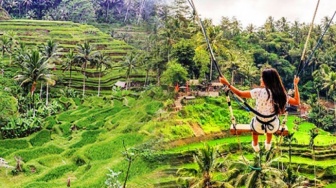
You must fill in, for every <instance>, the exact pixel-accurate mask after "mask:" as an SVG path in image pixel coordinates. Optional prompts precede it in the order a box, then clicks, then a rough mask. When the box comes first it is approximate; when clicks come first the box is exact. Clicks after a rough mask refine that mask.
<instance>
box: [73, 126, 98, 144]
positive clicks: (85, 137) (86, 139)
mask: <svg viewBox="0 0 336 188" xmlns="http://www.w3.org/2000/svg"><path fill="white" fill-rule="evenodd" d="M101 132H102V131H101V130H93V131H85V132H83V133H82V138H81V140H80V141H78V142H77V143H75V144H73V145H71V146H70V148H81V147H83V146H85V145H88V144H92V143H94V142H96V140H97V138H98V136H99V134H100V133H101Z"/></svg>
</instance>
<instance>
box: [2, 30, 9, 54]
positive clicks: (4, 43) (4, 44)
mask: <svg viewBox="0 0 336 188" xmlns="http://www.w3.org/2000/svg"><path fill="white" fill-rule="evenodd" d="M9 46H10V40H9V38H8V37H7V36H6V35H3V36H2V37H1V51H2V57H4V55H5V52H8V50H9Z"/></svg>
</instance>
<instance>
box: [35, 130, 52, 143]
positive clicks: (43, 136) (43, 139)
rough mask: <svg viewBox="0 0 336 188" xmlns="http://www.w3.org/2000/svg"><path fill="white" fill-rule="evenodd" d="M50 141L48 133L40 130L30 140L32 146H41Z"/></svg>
mask: <svg viewBox="0 0 336 188" xmlns="http://www.w3.org/2000/svg"><path fill="white" fill-rule="evenodd" d="M50 140H51V136H50V131H49V130H42V131H40V132H38V133H37V134H36V135H35V136H34V137H33V138H31V139H30V143H31V145H32V146H42V145H43V144H45V143H47V142H49V141H50Z"/></svg>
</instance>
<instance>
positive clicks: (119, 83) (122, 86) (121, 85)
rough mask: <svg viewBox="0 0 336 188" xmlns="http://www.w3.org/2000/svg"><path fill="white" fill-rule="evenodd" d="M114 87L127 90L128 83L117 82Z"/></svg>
mask: <svg viewBox="0 0 336 188" xmlns="http://www.w3.org/2000/svg"><path fill="white" fill-rule="evenodd" d="M114 85H115V86H118V87H121V88H125V87H126V82H122V81H117V82H116V83H115V84H114Z"/></svg>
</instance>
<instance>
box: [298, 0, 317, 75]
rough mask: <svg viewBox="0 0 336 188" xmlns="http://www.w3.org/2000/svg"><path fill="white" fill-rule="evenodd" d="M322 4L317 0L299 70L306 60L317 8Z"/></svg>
mask: <svg viewBox="0 0 336 188" xmlns="http://www.w3.org/2000/svg"><path fill="white" fill-rule="evenodd" d="M319 4H320V0H318V1H317V5H316V8H315V12H314V16H313V19H312V21H311V23H310V27H309V31H308V35H307V38H306V42H305V45H304V48H303V51H302V55H301V61H300V63H299V65H298V69H297V70H298V71H299V70H300V67H301V62H304V56H305V54H306V50H307V45H308V41H309V39H310V33H311V31H312V29H313V26H314V20H315V16H316V13H317V9H318V6H319ZM296 75H298V72H297V73H296Z"/></svg>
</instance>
